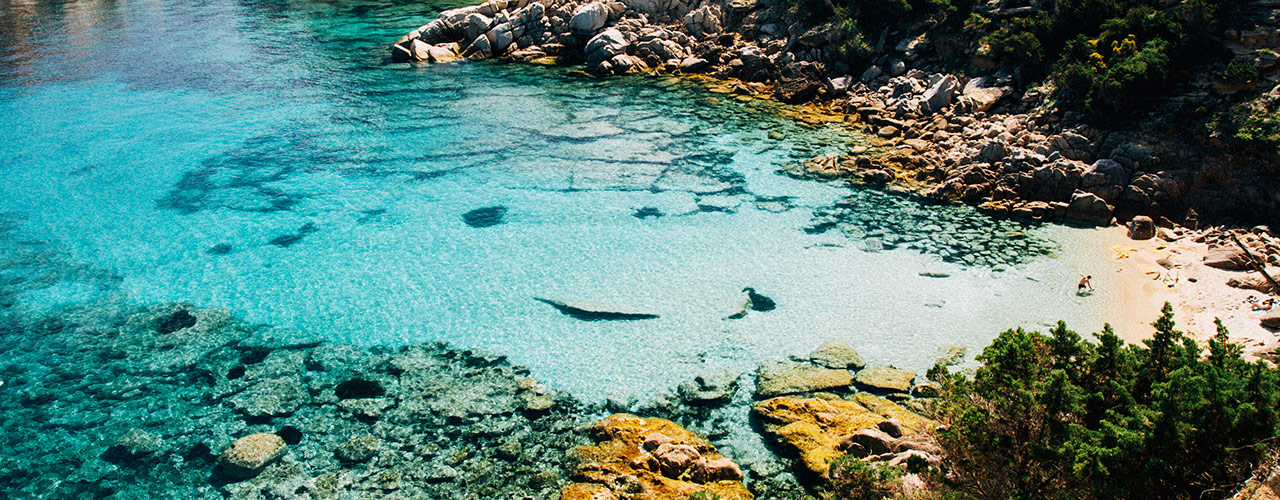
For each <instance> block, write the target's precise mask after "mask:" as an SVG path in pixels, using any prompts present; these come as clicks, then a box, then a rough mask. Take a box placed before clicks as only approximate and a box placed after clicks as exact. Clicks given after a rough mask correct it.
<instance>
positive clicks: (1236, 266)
mask: <svg viewBox="0 0 1280 500" xmlns="http://www.w3.org/2000/svg"><path fill="white" fill-rule="evenodd" d="M1204 265H1206V266H1209V267H1214V268H1218V269H1227V270H1230V271H1239V270H1242V269H1248V268H1249V260H1248V257H1247V256H1245V254H1244V250H1242V249H1240V247H1238V246H1235V245H1225V246H1220V247H1214V248H1210V249H1209V254H1208V255H1206V256H1205V257H1204Z"/></svg>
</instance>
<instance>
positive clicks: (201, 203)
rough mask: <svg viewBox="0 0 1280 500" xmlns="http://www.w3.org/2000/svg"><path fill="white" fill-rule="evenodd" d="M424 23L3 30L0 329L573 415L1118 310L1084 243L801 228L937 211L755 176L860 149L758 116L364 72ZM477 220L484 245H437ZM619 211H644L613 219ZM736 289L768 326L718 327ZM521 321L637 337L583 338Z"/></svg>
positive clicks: (560, 77) (655, 97) (292, 9)
mask: <svg viewBox="0 0 1280 500" xmlns="http://www.w3.org/2000/svg"><path fill="white" fill-rule="evenodd" d="M448 6H450V5H448V4H426V3H417V2H414V3H410V2H391V3H382V2H379V3H364V2H342V3H340V4H328V3H321V2H289V3H283V2H282V3H273V2H252V1H249V2H230V1H221V0H214V1H207V2H197V3H194V4H192V3H188V2H177V1H168V0H164V1H157V2H146V3H127V4H126V3H109V2H71V3H57V2H53V3H50V2H33V3H29V4H26V3H24V4H17V5H16V6H14V7H12V8H10V9H9V10H7V11H5V12H4V13H3V14H0V22H3V24H2V25H0V28H2V31H3V33H2V34H0V42H2V43H3V45H2V46H0V50H2V52H0V57H2V58H3V60H4V64H3V65H2V66H0V121H2V122H3V123H4V124H5V126H4V127H2V128H0V213H3V214H5V217H4V220H5V224H4V226H5V228H6V230H7V232H6V233H5V236H4V242H3V243H4V244H3V246H0V249H3V252H4V254H3V255H0V257H3V267H2V268H0V273H2V274H0V276H2V277H3V278H4V279H3V281H0V284H2V285H3V286H4V288H3V292H4V293H3V294H0V300H2V301H3V302H2V303H3V306H4V307H7V308H11V310H13V311H17V312H19V313H24V314H26V313H31V314H38V313H44V312H49V311H54V310H55V309H56V307H58V306H60V305H65V304H70V303H77V302H86V301H93V300H101V301H103V303H104V304H108V305H109V304H115V303H119V302H122V301H123V302H132V303H150V302H157V301H189V302H192V303H195V304H199V305H204V306H218V307H225V308H229V309H231V310H233V311H235V312H236V313H238V314H241V315H243V316H244V317H246V318H248V319H250V320H252V321H259V322H264V323H272V324H278V325H286V326H292V327H296V328H299V329H302V330H307V331H313V332H318V333H321V334H322V335H324V336H326V337H327V338H330V339H333V340H339V341H351V342H357V343H361V344H374V343H392V344H402V343H411V342H421V341H428V340H447V341H450V342H452V343H454V344H456V345H459V346H464V347H483V348H488V349H491V350H494V351H498V352H502V353H505V354H508V355H509V356H511V358H512V359H513V360H514V361H516V362H518V363H521V364H525V365H528V366H530V367H531V368H532V369H533V371H534V373H535V374H536V375H537V376H539V377H541V378H543V379H544V380H547V381H549V382H550V383H551V384H552V385H555V386H558V387H561V388H564V389H567V390H570V391H572V392H574V393H575V394H578V395H579V396H582V397H583V398H584V399H588V400H592V399H598V398H601V397H603V396H604V395H605V394H608V393H610V392H613V391H618V390H624V391H629V392H632V393H634V394H636V395H639V396H641V397H642V398H643V397H644V396H645V395H647V394H650V393H651V392H653V391H655V390H658V389H662V388H667V387H671V386H673V385H674V384H675V383H676V382H678V381H680V380H682V379H687V378H689V377H691V376H692V375H693V374H695V373H697V372H699V371H701V370H703V369H706V368H708V367H711V368H714V367H719V366H724V365H734V366H738V367H741V368H743V369H751V368H753V367H754V366H755V365H756V363H758V362H759V361H762V360H766V359H781V358H784V357H786V356H787V355H792V354H805V353H807V352H809V350H811V349H812V348H813V347H816V346H817V345H818V344H820V343H821V342H823V341H825V340H830V339H842V340H846V341H848V342H849V343H850V344H852V345H853V346H854V347H855V348H857V349H858V350H859V351H860V352H861V353H862V354H863V356H864V357H866V358H868V360H869V361H870V362H871V363H873V364H892V365H896V366H898V367H901V368H908V369H914V370H921V371H923V370H924V369H925V368H927V367H928V366H929V365H930V364H932V362H933V360H934V359H935V358H936V356H937V350H938V348H939V347H941V346H943V345H945V344H960V345H964V346H967V347H968V348H969V350H970V352H971V353H975V352H977V351H978V350H979V349H981V347H982V346H984V345H985V344H986V343H987V342H989V340H990V339H991V338H993V337H994V336H995V334H996V333H997V332H998V331H999V330H1001V329H1004V328H1007V327H1013V326H1019V325H1021V326H1028V327H1032V328H1037V327H1039V326H1040V325H1042V324H1044V323H1046V322H1049V321H1052V320H1056V319H1066V320H1068V322H1069V323H1071V324H1072V325H1074V326H1076V327H1077V328H1078V329H1079V330H1081V331H1088V330H1089V329H1096V328H1098V327H1099V326H1100V325H1101V323H1102V318H1103V317H1105V315H1106V314H1108V313H1111V312H1113V311H1108V310H1107V307H1106V306H1105V302H1106V300H1105V299H1106V295H1105V293H1104V294H1102V295H1100V296H1095V297H1092V298H1088V299H1082V298H1078V297H1076V296H1075V295H1074V293H1073V292H1074V285H1075V282H1076V280H1077V279H1078V276H1077V272H1091V271H1090V270H1089V269H1088V268H1087V266H1085V265H1084V264H1082V263H1083V262H1087V261H1090V260H1092V259H1097V258H1099V257H1100V255H1099V253H1100V252H1101V250H1100V249H1097V248H1095V247H1096V245H1090V244H1089V239H1090V238H1092V237H1093V233H1092V232H1091V231H1080V230H1072V229H1068V228H1062V227H1040V228H1030V229H1027V233H1028V234H1029V235H1030V236H1031V237H1032V238H1033V239H1034V240H1036V241H1039V242H1041V243H1043V244H1045V245H1048V246H1050V247H1055V248H1057V249H1058V250H1057V251H1056V252H1054V254H1053V255H1051V256H1040V257H1029V258H1028V259H1026V260H1024V261H1022V262H1021V263H1019V264H1017V265H1014V266H1012V267H1009V268H1008V269H1005V270H1002V271H993V270H992V269H991V268H988V267H965V266H963V265H960V264H956V263H948V262H943V261H942V260H941V259H940V258H939V256H938V255H936V254H930V253H920V252H916V251H913V250H909V249H905V248H899V249H894V250H885V251H879V252H873V251H865V250H864V248H865V242H864V241H863V240H862V237H861V236H860V235H862V234H864V233H865V231H863V232H857V231H828V232H824V233H820V234H811V232H812V231H806V228H810V229H811V228H812V227H813V225H814V217H815V210H825V209H826V208H827V207H830V206H831V205H832V204H834V203H836V202H838V201H840V200H842V199H845V198H848V197H852V198H853V199H855V200H859V202H860V203H862V204H864V206H866V207H868V210H867V213H874V210H870V209H871V208H876V207H880V208H883V206H884V205H885V204H887V203H893V204H901V208H900V209H901V210H907V211H911V212H912V213H915V214H917V215H918V216H919V217H920V218H922V219H925V218H929V217H932V216H933V215H931V214H935V213H937V212H938V211H937V210H936V209H935V208H931V207H922V206H918V205H915V204H913V203H909V202H902V201H901V200H896V201H895V200H893V199H892V198H886V197H884V196H882V195H877V194H874V193H867V192H856V191H851V190H850V189H849V188H846V187H841V186H835V185H828V184H823V183H818V182H811V181H800V180H794V179H790V178H787V177H784V176H781V175H778V174H777V173H776V171H777V170H778V169H779V168H781V167H783V166H786V165H788V164H790V163H792V162H795V161H797V160H798V159H801V158H807V157H810V156H813V155H817V154H821V153H824V152H835V151H839V150H841V149H842V148H845V147H847V146H848V145H849V144H850V143H856V142H858V141H859V140H860V139H859V138H858V137H856V136H852V135H848V134H846V133H844V132H843V131H841V130H838V129H833V128H825V129H813V128H810V127H803V126H800V125H797V124H795V123H793V122H789V121H787V120H785V119H782V118H778V117H776V116H775V115H773V114H772V113H771V111H770V110H771V109H772V108H771V105H768V104H762V103H743V102H739V101H736V100H734V99H732V98H729V97H728V96H722V95H715V94H711V93H708V92H705V91H703V90H702V89H700V88H699V87H698V86H697V85H694V84H692V83H688V82H679V81H675V80H672V79H667V78H648V77H633V78H617V79H610V80H595V79H591V78H587V77H585V76H581V75H579V74H575V73H572V72H570V71H569V70H566V69H554V68H540V67H532V66H520V65H504V64H490V63H463V64H457V65H448V66H414V65H408V64H391V63H389V62H388V61H386V59H385V54H386V51H385V43H386V42H387V41H390V40H394V39H395V38H396V37H398V36H399V34H401V33H402V32H405V31H407V30H409V29H412V28H413V27H415V26H417V25H419V24H422V23H423V22H425V21H426V20H428V19H430V17H431V16H432V13H433V12H435V11H438V10H439V9H441V8H445V7H448ZM770 132H778V133H780V134H781V135H779V134H772V135H771V134H770ZM778 137H781V139H779V138H778ZM498 205H501V206H504V207H506V208H507V212H506V216H505V219H504V222H503V223H502V224H498V225H495V226H491V227H484V228H477V227H470V226H468V225H467V224H465V223H464V222H463V219H462V217H461V215H462V214H463V213H466V212H468V211H471V210H474V209H478V208H483V207H491V206H498ZM645 207H650V208H653V209H657V211H659V212H661V213H662V214H664V215H663V216H661V217H650V218H639V217H636V211H637V210H638V209H641V208H645ZM859 210H860V209H859ZM895 210H899V209H898V208H895ZM857 211H858V210H855V212H857ZM945 212H946V214H947V217H948V219H947V220H949V221H951V222H953V223H955V224H959V225H965V226H968V227H970V228H973V230H974V231H977V232H981V231H982V230H983V228H992V229H990V230H991V231H1005V229H997V228H994V222H992V221H990V220H988V219H986V218H984V217H982V216H980V215H978V214H976V213H974V212H973V211H971V210H970V209H967V208H959V207H952V208H948V209H946V211H945ZM957 221H959V222H957ZM948 227H950V226H948ZM850 234H853V236H854V237H850ZM926 271H929V272H945V273H949V274H950V275H951V277H949V278H941V279H940V278H927V277H922V276H920V275H919V273H921V272H926ZM1095 274H1096V272H1095ZM1097 281H1099V280H1097V279H1095V282H1097ZM746 286H751V287H754V288H755V289H757V290H758V291H760V292H761V293H763V294H765V295H767V296H769V297H771V298H773V299H774V300H776V301H777V303H778V308H777V309H776V310H774V311H770V312H764V313H755V312H753V313H751V314H749V315H748V316H747V317H746V318H744V319H740V320H725V319H724V318H725V316H727V315H728V314H730V312H731V309H732V305H733V304H734V303H735V301H736V300H737V297H738V294H739V292H740V290H741V289H742V288H743V287H746ZM535 296H544V297H557V298H559V297H567V298H579V299H587V300H592V301H596V302H605V303H612V304H617V305H620V306H626V307H630V308H638V309H643V310H648V311H652V312H654V313H657V314H660V315H661V317H660V318H659V319H655V320H645V321H633V322H583V321H579V320H576V319H573V318H571V317H568V316H565V315H562V314H560V313H558V312H557V311H555V310H554V309H552V308H551V307H549V306H547V305H545V304H543V303H540V302H537V301H535V300H534V299H533V297H535Z"/></svg>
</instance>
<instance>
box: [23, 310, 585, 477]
mask: <svg viewBox="0 0 1280 500" xmlns="http://www.w3.org/2000/svg"><path fill="white" fill-rule="evenodd" d="M0 331H2V332H3V335H0V353H3V357H0V359H3V361H0V374H3V377H4V381H5V384H4V386H3V389H2V390H0V412H2V414H3V415H5V418H4V419H3V420H0V450H3V451H0V470H3V471H4V472H3V473H0V491H5V493H6V495H7V498H13V499H34V498H51V497H52V498H107V497H110V498H243V499H251V498H282V499H297V500H303V499H314V498H350V497H385V496H402V497H405V498H436V499H454V498H456V499H463V498H474V497H481V498H521V497H524V496H533V497H538V498H546V497H549V496H552V495H553V494H555V492H557V491H559V490H560V489H561V488H563V487H564V485H565V484H566V477H567V471H568V470H569V466H570V463H569V462H567V461H566V460H567V459H566V454H567V453H568V452H569V451H570V450H572V449H573V448H574V447H575V446H578V445H583V444H587V443H588V442H589V440H588V438H587V436H585V435H584V434H582V433H580V432H577V431H575V429H576V428H577V427H578V426H579V425H580V424H581V423H580V421H579V418H580V417H579V416H578V414H580V413H581V408H580V404H579V403H578V402H577V401H576V400H574V399H573V398H572V397H569V396H568V395H566V394H563V393H561V392H558V391H556V390H554V389H550V388H547V387H545V386H543V385H542V384H540V383H538V381H536V380H534V379H533V378H531V377H529V376H528V375H529V371H528V370H527V369H525V368H523V367H520V366H515V365H512V364H510V363H509V362H508V361H507V360H506V359H505V357H503V356H500V355H495V354H490V353H485V352H481V351H473V350H459V349H454V348H451V347H449V346H447V345H444V344H439V343H434V344H420V345H410V346H405V347H403V348H396V349H393V348H387V347H370V348H365V347H358V346H353V345H348V344H338V343H323V342H320V341H319V340H318V339H317V338H315V337H313V336H309V335H306V334H304V333H303V332H299V331H296V330H288V329H278V328H272V327H269V326H262V325H250V324H246V323H244V322H242V321H240V320H238V319H236V318H235V317H233V316H232V315H231V314H229V313H227V312H226V311H221V310H216V309H208V308H198V307H195V306H192V305H190V304H168V305H160V306H151V307H138V308H133V307H130V306H123V305H121V304H119V303H115V302H99V303H93V304H89V305H85V306H76V307H73V308H69V309H64V310H60V311H58V313H57V315H56V316H53V315H50V316H41V317H25V316H18V315H16V314H11V313H7V312H6V313H4V314H0ZM30 436H40V439H30Z"/></svg>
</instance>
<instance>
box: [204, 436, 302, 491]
mask: <svg viewBox="0 0 1280 500" xmlns="http://www.w3.org/2000/svg"><path fill="white" fill-rule="evenodd" d="M288 448H289V447H288V445H286V444H285V443H284V438H281V437H280V436H278V435H275V434H270V433H266V432H260V433H257V434H250V435H248V436H245V437H242V438H240V439H237V440H236V441H235V442H234V443H231V446H230V447H229V448H227V449H226V451H224V452H222V456H221V457H219V458H218V463H219V465H220V467H221V468H220V470H221V471H222V473H223V474H226V475H227V476H228V477H231V478H233V479H249V478H251V477H253V476H256V475H258V473H259V472H262V469H263V468H264V467H266V466H267V465H270V464H271V462H274V461H276V460H279V459H280V457H282V456H284V454H285V452H287V451H288Z"/></svg>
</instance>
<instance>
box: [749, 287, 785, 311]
mask: <svg viewBox="0 0 1280 500" xmlns="http://www.w3.org/2000/svg"><path fill="white" fill-rule="evenodd" d="M742 291H744V292H746V293H747V298H748V299H750V300H751V310H752V311H772V310H774V309H776V308H777V307H778V304H777V303H776V302H774V301H773V299H771V298H769V297H765V296H764V295H761V294H759V293H756V289H754V288H751V287H746V288H743V289H742Z"/></svg>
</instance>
